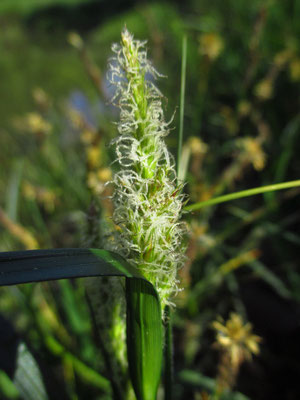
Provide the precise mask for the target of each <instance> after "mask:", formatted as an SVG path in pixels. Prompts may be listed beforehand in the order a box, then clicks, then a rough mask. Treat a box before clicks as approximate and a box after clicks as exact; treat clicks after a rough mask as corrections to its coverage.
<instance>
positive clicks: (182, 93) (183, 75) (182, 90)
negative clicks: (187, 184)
mask: <svg viewBox="0 0 300 400" xmlns="http://www.w3.org/2000/svg"><path fill="white" fill-rule="evenodd" d="M186 54H187V36H186V35H184V36H183V39H182V59H181V87H180V113H179V134H178V149H177V152H178V153H177V176H178V180H182V179H183V177H182V176H181V173H180V171H181V152H182V141H183V120H184V96H185V81H186Z"/></svg>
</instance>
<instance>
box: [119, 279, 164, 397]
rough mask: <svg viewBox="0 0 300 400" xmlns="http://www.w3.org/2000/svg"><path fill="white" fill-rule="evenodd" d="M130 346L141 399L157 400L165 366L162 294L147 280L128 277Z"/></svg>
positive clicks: (134, 382)
mask: <svg viewBox="0 0 300 400" xmlns="http://www.w3.org/2000/svg"><path fill="white" fill-rule="evenodd" d="M126 297H127V349H128V362H129V371H130V376H131V381H132V385H133V388H134V391H135V394H136V397H137V399H138V400H155V399H156V394H157V389H158V385H159V382H160V377H161V367H162V348H163V346H162V319H161V308H160V301H159V300H158V295H157V293H156V291H155V290H154V288H153V287H152V286H151V285H150V284H149V283H148V282H147V281H142V280H139V279H126Z"/></svg>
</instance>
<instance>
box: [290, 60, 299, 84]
mask: <svg viewBox="0 0 300 400" xmlns="http://www.w3.org/2000/svg"><path fill="white" fill-rule="evenodd" d="M290 76H291V79H292V80H293V81H300V58H295V59H293V60H292V61H291V63H290Z"/></svg>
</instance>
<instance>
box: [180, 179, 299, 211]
mask: <svg viewBox="0 0 300 400" xmlns="http://www.w3.org/2000/svg"><path fill="white" fill-rule="evenodd" d="M297 186H300V180H296V181H289V182H283V183H276V184H274V185H267V186H261V187H257V188H254V189H247V190H242V191H241V192H236V193H230V194H225V195H224V196H219V197H215V198H212V199H210V200H205V201H200V202H199V203H195V204H191V205H190V206H186V207H185V208H184V210H185V211H197V210H200V209H201V208H203V207H208V206H213V205H215V204H220V203H225V202H226V201H231V200H236V199H241V198H242V197H249V196H254V195H256V194H261V193H267V192H273V191H275V190H282V189H290V188H293V187H297Z"/></svg>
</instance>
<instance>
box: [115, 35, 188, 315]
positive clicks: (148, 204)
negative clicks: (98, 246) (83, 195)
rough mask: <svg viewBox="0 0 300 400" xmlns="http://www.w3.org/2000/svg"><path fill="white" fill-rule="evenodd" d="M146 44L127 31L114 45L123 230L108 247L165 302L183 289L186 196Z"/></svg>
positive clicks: (118, 212)
mask: <svg viewBox="0 0 300 400" xmlns="http://www.w3.org/2000/svg"><path fill="white" fill-rule="evenodd" d="M145 44H146V42H141V41H138V40H134V39H133V36H132V35H131V34H130V33H129V32H128V31H127V29H124V31H123V32H122V40H121V44H120V45H119V44H114V45H113V47H112V50H113V52H114V53H115V57H113V58H112V59H111V60H110V64H109V80H110V82H111V83H112V84H113V85H114V86H115V87H116V93H115V96H114V98H113V103H114V104H115V105H117V106H118V107H119V108H120V122H119V123H118V132H119V136H118V137H117V138H115V139H114V140H113V145H114V146H115V149H116V156H117V159H116V162H118V164H119V167H120V169H119V171H118V172H117V173H115V175H114V178H113V185H114V194H113V202H114V214H113V221H114V223H115V225H117V227H118V229H117V231H116V232H115V233H114V235H113V237H112V238H111V241H110V244H109V247H110V249H111V250H114V251H116V252H118V253H119V254H121V255H122V256H123V257H125V258H126V259H127V260H128V261H129V262H130V263H131V264H133V265H135V266H136V267H138V268H139V269H140V270H141V271H142V273H143V274H144V276H145V277H146V278H147V279H148V280H149V281H150V282H151V283H152V284H153V285H154V286H155V288H156V290H157V291H158V293H159V295H160V298H161V301H162V306H163V307H164V306H165V305H166V304H170V298H171V296H172V295H174V294H175V293H176V292H177V291H178V286H177V283H178V282H177V279H176V275H177V270H178V268H180V267H181V266H182V265H183V263H184V258H185V257H184V244H183V233H184V230H185V229H184V225H183V223H182V222H180V216H181V211H182V206H183V200H184V195H183V194H182V193H181V191H182V184H179V185H178V184H177V177H176V172H175V168H174V161H173V157H172V156H171V155H170V153H169V152H168V150H167V147H166V145H165V143H164V137H165V136H166V135H168V133H169V123H168V122H166V121H165V119H164V113H163V108H162V94H161V93H160V91H159V90H158V89H157V87H156V86H155V84H154V83H153V81H154V80H155V79H157V78H158V77H159V76H161V75H160V74H159V73H158V72H157V71H156V70H155V69H154V67H153V66H152V64H151V63H150V61H149V60H148V59H147V52H146V49H145Z"/></svg>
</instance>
